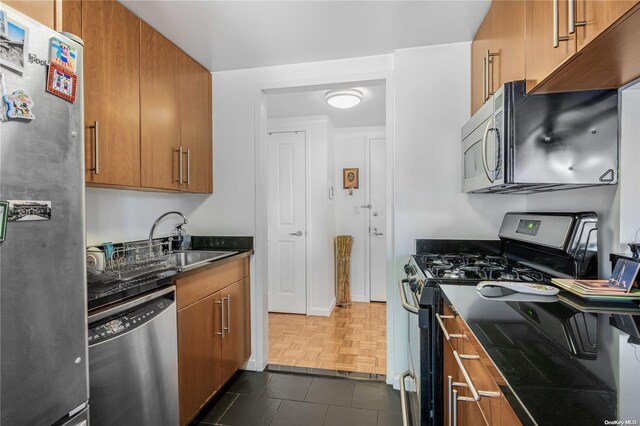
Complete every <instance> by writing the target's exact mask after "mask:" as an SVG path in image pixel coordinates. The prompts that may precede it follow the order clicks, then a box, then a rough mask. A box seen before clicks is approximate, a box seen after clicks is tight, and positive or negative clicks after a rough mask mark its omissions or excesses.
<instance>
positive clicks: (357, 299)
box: [351, 295, 369, 302]
mask: <svg viewBox="0 0 640 426" xmlns="http://www.w3.org/2000/svg"><path fill="white" fill-rule="evenodd" d="M351 301H352V302H369V299H367V298H366V297H365V296H363V295H357V296H353V295H352V296H351Z"/></svg>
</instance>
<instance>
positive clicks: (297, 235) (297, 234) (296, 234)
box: [289, 231, 302, 237]
mask: <svg viewBox="0 0 640 426" xmlns="http://www.w3.org/2000/svg"><path fill="white" fill-rule="evenodd" d="M289 235H295V236H296V237H302V231H298V232H292V233H290V234H289Z"/></svg>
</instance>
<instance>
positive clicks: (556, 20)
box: [553, 0, 572, 49]
mask: <svg viewBox="0 0 640 426" xmlns="http://www.w3.org/2000/svg"><path fill="white" fill-rule="evenodd" d="M558 1H559V0H553V48H554V49H556V48H557V47H558V46H560V42H561V41H569V40H570V37H569V36H568V35H566V36H560V17H559V11H558V7H559V6H558ZM567 15H572V13H567Z"/></svg>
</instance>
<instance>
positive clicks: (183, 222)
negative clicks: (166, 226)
mask: <svg viewBox="0 0 640 426" xmlns="http://www.w3.org/2000/svg"><path fill="white" fill-rule="evenodd" d="M171 214H177V215H178V216H180V217H181V218H182V223H181V224H179V225H177V227H182V226H184V225H186V224H187V218H186V217H184V215H183V214H182V213H180V212H176V211H171V212H166V213H163V214H161V215H160V217H159V218H158V219H156V221H155V222H154V223H153V225H152V226H151V231H149V248H151V246H152V245H153V233H154V232H155V230H156V226H158V223H160V221H162V219H164V218H165V217H167V216H169V215H171Z"/></svg>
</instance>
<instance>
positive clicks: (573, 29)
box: [567, 0, 587, 34]
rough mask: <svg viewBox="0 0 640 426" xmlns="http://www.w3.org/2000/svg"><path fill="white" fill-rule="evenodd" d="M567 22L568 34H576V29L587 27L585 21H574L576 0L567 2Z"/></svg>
mask: <svg viewBox="0 0 640 426" xmlns="http://www.w3.org/2000/svg"><path fill="white" fill-rule="evenodd" d="M567 17H568V20H569V34H573V33H575V32H576V27H584V26H586V25H587V22H586V21H576V0H569V13H567Z"/></svg>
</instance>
